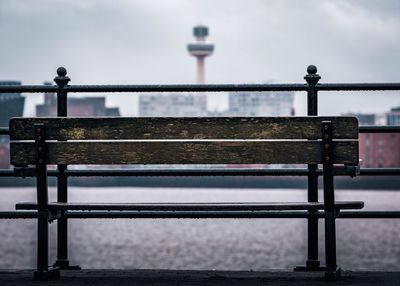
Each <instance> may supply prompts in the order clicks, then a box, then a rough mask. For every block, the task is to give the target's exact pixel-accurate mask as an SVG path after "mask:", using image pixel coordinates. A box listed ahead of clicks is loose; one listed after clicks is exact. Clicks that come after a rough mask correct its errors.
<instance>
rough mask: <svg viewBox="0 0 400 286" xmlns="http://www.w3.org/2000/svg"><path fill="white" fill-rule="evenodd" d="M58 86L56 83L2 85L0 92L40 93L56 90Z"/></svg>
mask: <svg viewBox="0 0 400 286" xmlns="http://www.w3.org/2000/svg"><path fill="white" fill-rule="evenodd" d="M58 90H59V88H58V87H57V86H56V85H8V86H7V85H2V86H0V93H21V92H26V93H42V92H57V91H58Z"/></svg>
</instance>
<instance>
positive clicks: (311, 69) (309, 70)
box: [307, 65, 317, 74]
mask: <svg viewBox="0 0 400 286" xmlns="http://www.w3.org/2000/svg"><path fill="white" fill-rule="evenodd" d="M307 73H308V74H316V73H317V67H316V66H314V65H309V66H308V67H307Z"/></svg>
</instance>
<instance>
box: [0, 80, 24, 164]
mask: <svg viewBox="0 0 400 286" xmlns="http://www.w3.org/2000/svg"><path fill="white" fill-rule="evenodd" d="M0 85H3V86H4V85H14V86H19V85H21V82H20V81H0ZM24 103H25V97H23V96H22V95H21V94H20V93H0V127H8V121H9V120H10V118H11V117H21V116H22V113H23V111H24ZM8 142H9V139H8V136H0V168H8V167H9V166H10V155H9V153H10V152H9V145H8Z"/></svg>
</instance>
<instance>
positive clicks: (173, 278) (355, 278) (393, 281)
mask: <svg viewBox="0 0 400 286" xmlns="http://www.w3.org/2000/svg"><path fill="white" fill-rule="evenodd" d="M342 274H343V275H342V278H341V280H340V281H339V282H330V283H329V282H325V281H324V280H323V278H322V277H323V273H321V272H320V273H306V272H293V271H268V272H248V271H173V270H80V271H62V273H61V275H62V277H61V279H60V280H58V281H48V282H42V283H38V282H34V281H33V273H32V271H29V270H1V271H0V285H2V286H5V285H13V286H17V285H18V286H19V285H24V286H25V285H38V284H43V285H118V286H123V285H141V286H146V285H152V286H153V285H202V286H204V285H219V286H221V285H222V286H225V285H230V286H235V285H278V286H279V285H373V286H378V285H379V286H386V285H393V286H394V285H396V286H398V285H400V272H372V271H371V272H358V271H357V272H353V271H344V272H343V273H342Z"/></svg>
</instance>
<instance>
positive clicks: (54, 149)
mask: <svg viewBox="0 0 400 286" xmlns="http://www.w3.org/2000/svg"><path fill="white" fill-rule="evenodd" d="M10 140H11V142H10V154H11V163H12V164H13V165H14V166H15V167H24V168H34V169H35V172H36V180H37V202H32V203H18V204H17V205H16V208H17V209H24V210H37V211H38V252H37V271H35V279H38V280H45V279H50V278H53V277H59V269H57V268H54V267H53V268H52V267H49V266H48V223H49V221H50V220H53V219H57V218H60V217H62V216H63V214H64V213H65V212H66V211H71V210H73V211H85V210H93V211H96V210H120V211H131V212H132V211H133V212H144V211H151V212H152V213H160V216H162V215H163V214H165V216H166V217H168V213H171V212H179V213H180V214H181V215H182V217H185V215H184V214H185V212H191V213H192V212H198V213H202V214H206V213H207V212H213V213H214V214H215V213H218V212H221V213H222V212H224V213H227V212H228V213H229V212H231V213H232V214H233V215H234V214H236V213H241V214H243V213H248V214H249V215H250V216H251V214H255V215H256V214H257V213H259V212H265V211H276V210H324V215H325V247H326V272H325V277H326V278H327V279H334V278H336V277H337V276H338V275H339V273H340V272H339V269H338V268H337V265H336V235H335V232H336V231H335V218H336V216H337V213H338V211H339V210H340V209H360V208H362V207H363V202H335V200H334V185H333V168H334V164H338V165H339V164H340V165H351V166H357V165H358V122H357V119H356V118H353V117H255V118H240V117H233V118H122V117H119V118H111V117H103V118H13V119H11V120H10ZM50 164H68V165H73V164H101V165H105V164H323V181H324V184H323V185H324V202H325V203H321V202H317V203H310V202H299V203H293V202H283V203H260V202H256V203H161V204H160V203H157V204H149V203H126V202H123V203H121V204H110V203H106V204H87V203H85V204H79V203H65V202H63V203H61V202H54V203H49V202H48V195H47V192H48V191H47V165H50ZM110 196H112V194H110Z"/></svg>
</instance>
